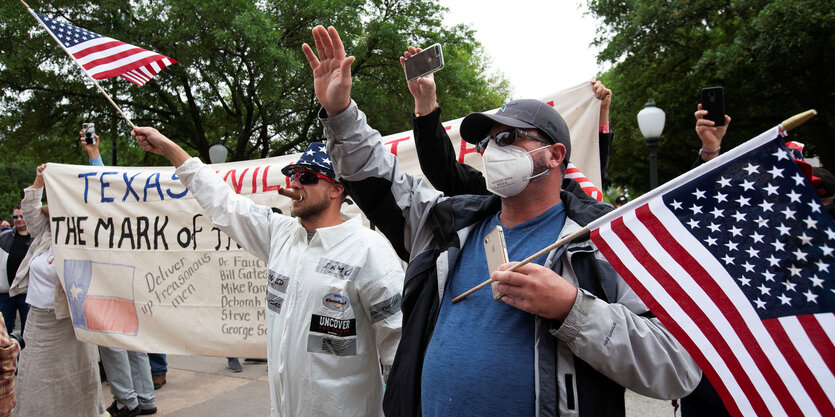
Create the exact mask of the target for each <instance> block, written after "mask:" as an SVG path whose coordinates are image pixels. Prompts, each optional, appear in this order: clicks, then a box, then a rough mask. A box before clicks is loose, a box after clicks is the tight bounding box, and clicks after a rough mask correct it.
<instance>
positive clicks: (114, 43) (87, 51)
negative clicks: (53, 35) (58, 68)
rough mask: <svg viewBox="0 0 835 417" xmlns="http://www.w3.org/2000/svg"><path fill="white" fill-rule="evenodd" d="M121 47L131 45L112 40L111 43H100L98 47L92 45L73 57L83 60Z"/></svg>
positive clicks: (75, 53) (77, 52) (74, 53)
mask: <svg viewBox="0 0 835 417" xmlns="http://www.w3.org/2000/svg"><path fill="white" fill-rule="evenodd" d="M121 45H129V44H126V43H124V42H122V41H117V40H116V39H111V40H110V42H104V43H100V44H98V45H91V46H88V47H86V48H84V49H82V50H80V51H76V52H73V54H72V56H73V58H75V59H81V58H84V57H85V56H87V55H90V54H94V53H96V52H102V51H106V50H108V49H110V48H115V47H117V46H121Z"/></svg>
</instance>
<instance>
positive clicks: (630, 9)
mask: <svg viewBox="0 0 835 417" xmlns="http://www.w3.org/2000/svg"><path fill="white" fill-rule="evenodd" d="M589 9H590V13H591V14H592V15H594V16H596V17H597V18H598V19H599V20H600V21H601V22H602V25H601V27H600V28H599V29H598V35H597V38H596V40H595V43H596V44H597V45H598V46H599V47H601V48H602V52H601V53H600V55H599V56H598V60H599V61H600V62H608V63H610V64H611V65H612V67H611V69H610V70H609V71H608V72H606V73H605V74H603V76H602V77H601V79H602V80H603V81H604V82H605V83H606V85H607V86H608V87H610V88H611V89H612V91H613V92H614V100H615V103H613V107H612V109H613V110H612V112H613V113H612V115H611V120H612V127H613V129H614V130H615V131H616V133H617V135H616V136H617V139H616V141H615V144H614V145H613V149H612V159H611V164H610V166H609V172H610V175H611V177H612V182H613V184H614V185H620V186H626V187H628V188H629V189H631V190H633V191H636V192H638V193H640V192H643V191H646V190H647V189H648V188H649V174H648V171H649V168H648V165H649V163H648V152H647V148H646V144H645V143H644V141H643V139H642V136H641V133H640V131H639V130H638V126H637V122H636V115H637V113H638V111H640V110H641V108H643V107H644V104H645V103H646V102H647V100H648V99H650V98H651V99H653V100H654V101H655V102H656V103H657V105H658V107H660V108H662V109H664V111H665V112H666V115H667V117H666V119H667V122H666V126H665V128H664V134H663V136H662V138H661V141H660V143H659V149H658V159H659V161H658V166H659V176H660V181H661V182H662V183H663V182H665V181H667V180H670V179H672V178H674V177H675V176H677V175H679V174H681V173H683V172H684V171H686V170H687V169H688V168H689V167H690V166H691V164H692V162H693V161H694V160H695V159H696V155H697V152H698V149H699V147H700V141H699V139H698V137H697V136H696V134H695V118H694V117H693V113H694V112H695V111H696V105H697V103H698V102H699V98H700V90H701V88H702V87H708V86H717V85H721V86H723V87H724V93H725V109H726V113H727V114H728V115H729V116H731V117H732V119H733V120H732V121H731V124H730V126H729V129H728V134H727V136H726V137H725V140H724V141H723V146H722V147H723V149H725V150H727V149H730V148H731V147H733V146H735V145H737V144H739V143H741V142H743V141H745V140H747V139H750V138H751V137H753V136H755V135H756V134H759V133H761V132H763V131H765V130H766V129H768V128H770V127H773V126H774V125H776V124H778V123H780V122H782V121H783V120H784V119H786V118H788V117H789V116H792V115H794V114H797V113H800V112H802V111H805V110H807V109H816V110H817V111H818V115H817V116H816V117H815V118H813V119H812V120H811V121H809V122H807V123H806V124H805V125H803V126H801V127H800V128H798V129H797V130H796V131H795V132H792V134H791V135H790V138H791V139H793V140H797V141H800V142H803V143H805V144H806V145H807V148H806V154H807V156H813V155H816V156H818V157H820V159H821V162H822V163H823V164H824V165H826V166H828V167H829V168H830V169H831V168H832V167H833V166H835V141H833V134H835V118H833V117H832V115H831V111H832V110H833V109H835V88H833V87H835V78H833V77H831V75H830V73H829V71H830V68H832V66H833V65H835V52H833V51H835V1H833V0H733V1H727V0H726V1H714V0H711V1H707V0H663V1H662V0H590V1H589Z"/></svg>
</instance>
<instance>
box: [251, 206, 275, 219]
mask: <svg viewBox="0 0 835 417" xmlns="http://www.w3.org/2000/svg"><path fill="white" fill-rule="evenodd" d="M249 212H250V213H251V214H252V215H254V216H259V217H266V218H267V219H269V218H270V215H271V214H272V210H271V209H270V208H269V207H264V206H258V205H253V206H251V207H250V208H249Z"/></svg>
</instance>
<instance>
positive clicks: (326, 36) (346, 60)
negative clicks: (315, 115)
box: [302, 25, 354, 117]
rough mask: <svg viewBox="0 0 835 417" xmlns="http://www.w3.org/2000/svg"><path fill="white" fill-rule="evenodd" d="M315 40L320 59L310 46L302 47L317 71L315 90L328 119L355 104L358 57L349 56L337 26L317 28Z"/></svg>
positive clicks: (311, 67) (314, 75) (314, 78)
mask: <svg viewBox="0 0 835 417" xmlns="http://www.w3.org/2000/svg"><path fill="white" fill-rule="evenodd" d="M313 40H314V42H315V43H316V52H317V53H318V54H319V56H316V54H314V53H313V50H312V49H311V48H310V45H308V44H306V43H305V44H303V45H302V52H304V56H305V57H306V58H307V62H308V63H309V64H310V69H312V70H313V89H314V90H315V91H316V98H317V99H318V100H319V104H321V105H322V107H324V108H325V112H327V114H328V117H332V116H336V115H337V114H339V113H342V112H343V111H344V110H345V109H347V108H348V105H350V104H351V64H352V63H353V62H354V57H353V56H349V57H346V56H345V46H344V45H342V39H340V38H339V33H338V32H337V31H336V29H334V28H333V26H331V27H329V28H327V29H325V27H324V26H321V25H320V26H316V27H315V28H313Z"/></svg>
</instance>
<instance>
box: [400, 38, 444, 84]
mask: <svg viewBox="0 0 835 417" xmlns="http://www.w3.org/2000/svg"><path fill="white" fill-rule="evenodd" d="M443 67H444V53H443V51H442V50H441V44H439V43H436V44H434V45H432V46H430V47H428V48H426V49H424V50H422V51H420V52H418V53H416V54H414V55H412V56H411V57H409V58H406V60H405V61H404V62H403V70H404V71H405V72H406V81H408V82H412V81H414V80H417V79H418V78H420V77H422V76H424V75H426V74H431V73H433V72H435V71H438V70H440V69H442V68H443Z"/></svg>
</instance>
